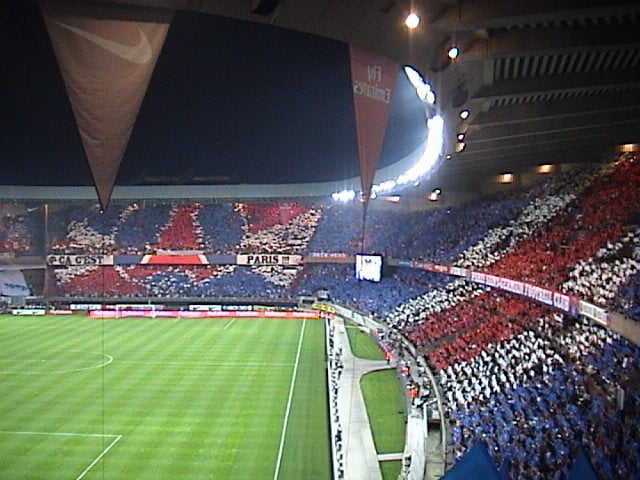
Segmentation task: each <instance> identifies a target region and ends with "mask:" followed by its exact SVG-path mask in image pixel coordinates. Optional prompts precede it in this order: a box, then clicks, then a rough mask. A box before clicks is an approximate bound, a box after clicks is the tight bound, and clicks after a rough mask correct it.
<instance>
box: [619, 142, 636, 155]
mask: <svg viewBox="0 0 640 480" xmlns="http://www.w3.org/2000/svg"><path fill="white" fill-rule="evenodd" d="M618 151H619V152H620V153H631V152H639V151H640V144H638V143H625V144H623V145H620V146H619V147H618Z"/></svg>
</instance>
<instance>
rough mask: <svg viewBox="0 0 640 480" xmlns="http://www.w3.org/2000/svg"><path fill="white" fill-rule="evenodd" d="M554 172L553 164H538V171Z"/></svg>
mask: <svg viewBox="0 0 640 480" xmlns="http://www.w3.org/2000/svg"><path fill="white" fill-rule="evenodd" d="M551 172H553V165H550V164H546V165H538V173H551Z"/></svg>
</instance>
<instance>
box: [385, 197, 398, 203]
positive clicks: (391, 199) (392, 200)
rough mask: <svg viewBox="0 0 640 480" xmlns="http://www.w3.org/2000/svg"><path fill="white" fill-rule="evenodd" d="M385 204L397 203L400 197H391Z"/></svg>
mask: <svg viewBox="0 0 640 480" xmlns="http://www.w3.org/2000/svg"><path fill="white" fill-rule="evenodd" d="M386 200H387V202H391V203H398V202H399V201H400V195H391V196H389V197H387V198H386Z"/></svg>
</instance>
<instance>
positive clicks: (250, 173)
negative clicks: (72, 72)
mask: <svg viewBox="0 0 640 480" xmlns="http://www.w3.org/2000/svg"><path fill="white" fill-rule="evenodd" d="M93 3H97V2H93ZM116 3H126V4H131V5H144V6H153V7H161V8H172V9H175V10H176V11H177V13H176V15H175V17H174V19H173V21H172V23H171V26H170V28H169V34H168V36H167V39H166V42H165V45H164V48H163V51H162V53H161V56H160V58H159V60H158V64H157V67H156V71H155V73H154V76H153V77H152V80H151V83H150V86H149V89H148V91H147V95H146V97H145V100H144V102H143V105H142V108H141V111H140V115H139V117H138V120H137V122H136V126H135V128H134V132H133V135H132V137H131V141H130V143H129V146H128V149H127V151H126V153H125V156H124V159H123V162H122V164H121V168H120V174H119V176H118V179H117V182H116V184H118V185H126V184H157V183H166V182H168V183H172V182H173V183H179V184H187V183H223V184H224V183H249V184H252V183H281V182H282V181H283V180H284V181H291V182H306V181H310V180H324V181H326V180H335V179H342V178H348V177H353V176H354V175H357V160H356V141H355V133H354V123H353V107H352V104H351V102H350V94H351V91H350V85H349V80H348V75H349V71H348V68H347V66H348V59H347V48H346V46H345V45H346V44H353V45H357V46H360V47H363V48H365V49H367V50H371V51H373V52H376V53H379V54H381V55H384V56H386V57H389V58H391V59H393V60H395V61H397V62H398V63H400V64H409V65H413V66H415V67H416V68H417V69H418V70H419V71H420V72H421V73H422V74H423V76H424V77H425V79H426V80H427V81H428V82H429V83H431V85H432V86H433V88H434V90H435V92H436V95H437V100H436V105H437V108H438V110H439V112H440V113H441V114H442V115H443V116H444V118H445V125H446V128H447V133H446V143H445V151H444V152H443V155H447V154H451V158H450V159H448V160H447V161H444V162H443V163H442V166H441V168H440V170H439V172H438V174H437V175H436V178H435V180H434V181H435V182H437V183H438V184H439V186H442V187H444V188H450V187H457V188H465V187H467V188H469V187H470V186H472V185H474V183H475V182H476V181H477V179H478V178H479V176H492V175H497V174H500V173H503V172H507V171H510V172H516V173H517V172H518V171H523V170H526V169H531V168H533V167H536V166H538V165H541V164H556V163H565V162H588V161H600V160H602V159H604V158H606V157H607V156H608V155H609V154H611V153H612V152H613V151H614V149H615V148H617V147H619V146H620V145H621V144H627V143H635V142H638V141H640V139H639V138H638V137H640V28H639V27H640V25H639V23H640V4H638V2H633V1H628V2H624V1H616V0H614V1H606V0H597V1H596V0H581V1H568V0H554V1H550V0H547V1H529V0H522V1H517V2H514V1H512V0H508V1H507V0H489V1H483V2H477V1H472V0H462V1H459V2H455V1H450V0H447V1H441V0H430V1H420V0H414V1H410V2H409V1H394V0H372V1H368V2H361V1H351V0H342V1H335V0H334V1H330V0H296V1H287V0H280V1H275V0H262V1H255V0H254V1H249V0H245V1H239V0H216V1H213V0H211V1H208V0H199V1H192V0H118V1H116ZM410 11H414V12H415V13H417V14H418V15H419V16H420V18H421V22H420V24H419V25H418V27H417V28H416V29H413V30H410V29H408V28H407V27H405V26H404V24H403V22H404V19H405V17H406V15H407V14H408V13H409V12H410ZM1 22H2V23H1V25H0V27H1V28H0V32H1V33H0V35H2V42H1V45H2V47H0V48H2V54H3V55H2V62H3V70H2V71H3V75H2V77H1V78H0V81H1V82H2V83H1V84H0V87H1V88H2V91H3V96H4V97H8V100H7V101H6V104H5V105H3V109H2V111H3V113H2V115H3V116H4V117H5V118H4V119H3V125H4V126H5V127H3V129H2V131H3V133H2V134H0V135H2V136H1V137H0V141H1V142H2V145H3V147H2V149H0V161H1V163H2V172H1V173H0V184H25V183H27V184H49V185H51V184H53V185H74V184H82V185H89V184H91V176H90V172H89V170H88V168H87V166H86V161H85V160H84V156H83V153H82V146H81V144H80V142H79V138H78V133H77V128H76V126H75V124H74V121H73V115H72V112H71V108H70V107H69V104H68V100H67V98H66V93H65V91H64V86H63V83H62V80H61V78H60V75H59V72H58V67H57V64H56V59H55V56H54V54H53V50H52V48H51V46H50V43H49V39H48V37H47V33H46V29H45V28H44V24H43V21H42V18H41V15H40V12H39V8H38V6H37V4H36V3H35V2H32V1H26V2H23V1H17V0H16V1H13V2H10V3H9V6H8V7H5V9H4V10H3V11H2V19H1ZM276 27H281V28H282V29H285V30H281V29H278V28H276ZM316 37H321V38H316ZM453 45H456V46H458V47H459V49H460V55H459V56H458V57H457V58H456V59H455V60H450V59H448V57H447V56H446V51H447V50H448V49H449V47H451V46H453ZM401 87H403V86H402V85H400V86H399V87H398V88H401ZM404 87H407V91H409V90H408V86H407V85H406V82H405V85H404ZM5 92H6V93H8V95H6V94H5ZM265 98H266V99H267V100H269V101H265ZM407 98H408V97H407ZM263 102H264V103H263ZM3 103H5V101H4V100H3ZM420 108H421V107H420V105H417V104H416V103H415V102H412V101H410V100H408V101H407V102H406V103H405V104H403V105H402V108H400V106H396V105H394V111H393V112H392V115H391V120H390V124H389V129H388V131H387V137H386V139H385V146H384V147H383V154H382V157H383V159H382V162H383V163H382V165H383V166H384V165H388V164H389V163H392V162H393V161H394V160H396V159H397V158H400V157H402V156H404V155H407V154H409V153H410V152H412V151H413V150H414V149H415V148H416V146H417V144H418V143H419V142H420V140H421V138H422V135H423V134H424V132H421V131H420V130H419V129H416V128H415V127H414V125H416V124H419V118H420V115H421V112H420ZM462 110H468V111H469V113H470V115H469V118H468V119H466V120H461V119H460V118H459V116H458V115H459V112H460V111H462ZM173 121H176V122H178V123H172V122H173ZM459 134H463V135H464V138H463V141H464V144H465V146H464V150H462V151H460V152H458V153H456V147H457V146H458V145H457V144H458V143H459V140H458V139H457V136H458V135H459ZM458 147H459V146H458ZM398 153H399V154H398ZM31 161H35V163H36V165H38V166H37V167H36V168H35V169H34V168H33V167H28V166H27V163H28V162H31Z"/></svg>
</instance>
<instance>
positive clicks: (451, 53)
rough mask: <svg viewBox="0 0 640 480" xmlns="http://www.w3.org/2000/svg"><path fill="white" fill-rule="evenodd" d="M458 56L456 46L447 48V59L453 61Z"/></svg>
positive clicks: (458, 50)
mask: <svg viewBox="0 0 640 480" xmlns="http://www.w3.org/2000/svg"><path fill="white" fill-rule="evenodd" d="M458 55H460V49H459V48H458V47H456V46H453V47H451V48H449V50H447V57H449V58H450V59H451V60H455V59H456V58H458Z"/></svg>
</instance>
